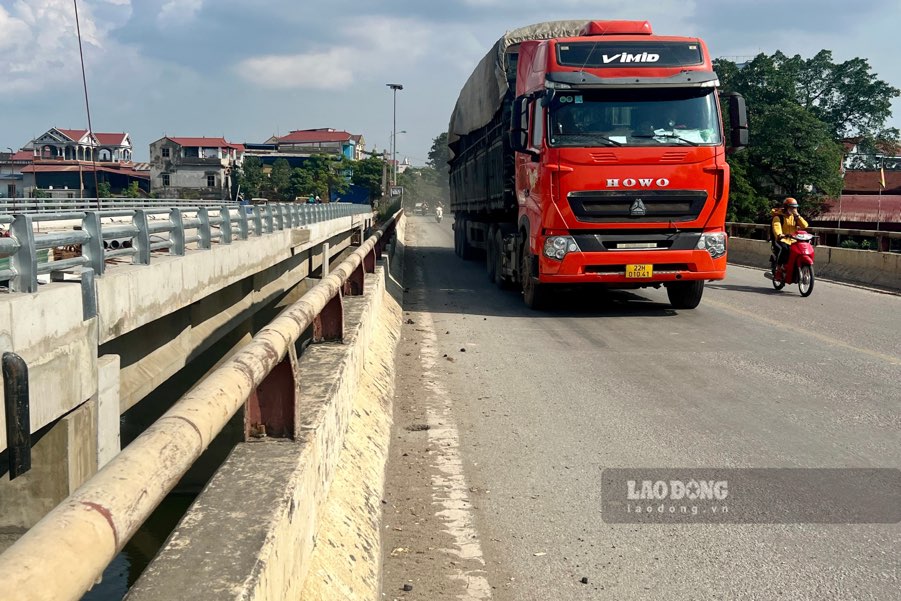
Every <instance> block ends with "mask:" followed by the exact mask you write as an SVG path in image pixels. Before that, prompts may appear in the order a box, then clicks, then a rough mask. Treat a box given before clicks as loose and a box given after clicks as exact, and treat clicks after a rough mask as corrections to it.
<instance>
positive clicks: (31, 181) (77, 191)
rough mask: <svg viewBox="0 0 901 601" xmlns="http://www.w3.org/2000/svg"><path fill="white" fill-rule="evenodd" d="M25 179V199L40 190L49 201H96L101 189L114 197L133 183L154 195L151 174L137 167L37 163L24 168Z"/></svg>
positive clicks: (70, 162) (36, 160)
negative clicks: (108, 190)
mask: <svg viewBox="0 0 901 601" xmlns="http://www.w3.org/2000/svg"><path fill="white" fill-rule="evenodd" d="M95 173H96V178H95ZM22 177H23V186H24V189H25V191H26V192H25V195H31V194H32V192H33V191H35V190H40V192H41V194H42V195H43V196H46V197H49V198H94V197H95V196H97V185H98V184H104V183H105V184H109V188H110V190H111V191H112V195H113V196H114V197H115V196H117V195H119V194H121V193H122V191H123V190H125V189H126V188H128V187H129V186H131V184H132V183H137V185H138V189H140V190H142V191H143V192H144V193H145V194H149V193H150V174H149V173H148V172H147V171H141V170H138V169H136V168H135V164H134V163H125V162H118V163H114V162H107V163H101V162H96V163H94V162H88V161H60V160H52V159H51V160H42V159H35V160H34V161H33V162H32V163H30V164H29V165H27V166H25V167H23V168H22Z"/></svg>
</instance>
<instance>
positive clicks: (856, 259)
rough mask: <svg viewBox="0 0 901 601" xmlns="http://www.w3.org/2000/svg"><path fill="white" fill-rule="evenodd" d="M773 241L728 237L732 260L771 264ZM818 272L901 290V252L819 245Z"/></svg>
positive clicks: (849, 280)
mask: <svg viewBox="0 0 901 601" xmlns="http://www.w3.org/2000/svg"><path fill="white" fill-rule="evenodd" d="M769 257H770V243H769V242H767V241H765V240H750V239H747V238H730V239H729V261H730V262H731V263H736V264H739V265H748V266H751V267H760V268H762V269H768V268H769ZM814 267H815V268H816V274H817V275H818V276H821V277H824V278H826V279H832V280H837V281H840V282H848V283H851V284H860V285H863V286H874V287H877V288H885V289H888V290H893V291H901V253H887V252H876V251H871V250H856V249H851V248H836V247H832V246H817V248H816V263H815V265H814Z"/></svg>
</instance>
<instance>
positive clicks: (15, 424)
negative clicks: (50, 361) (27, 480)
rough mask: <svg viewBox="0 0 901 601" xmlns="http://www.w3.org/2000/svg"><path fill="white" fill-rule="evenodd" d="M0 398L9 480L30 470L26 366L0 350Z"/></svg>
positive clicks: (21, 361) (16, 357) (22, 361)
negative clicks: (0, 371) (0, 367)
mask: <svg viewBox="0 0 901 601" xmlns="http://www.w3.org/2000/svg"><path fill="white" fill-rule="evenodd" d="M3 397H4V404H5V411H6V447H7V452H8V455H9V479H10V480H13V479H14V478H16V477H18V476H21V475H22V474H24V473H25V472H27V471H28V470H30V469H31V420H30V411H29V409H30V407H29V399H28V365H26V364H25V361H24V360H23V359H22V357H20V356H19V355H17V354H15V353H3Z"/></svg>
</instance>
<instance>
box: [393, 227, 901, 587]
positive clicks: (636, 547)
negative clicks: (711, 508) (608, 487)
mask: <svg viewBox="0 0 901 601" xmlns="http://www.w3.org/2000/svg"><path fill="white" fill-rule="evenodd" d="M451 222H452V218H451V219H447V220H445V221H444V222H443V223H441V224H437V223H435V222H434V219H433V218H429V217H412V218H410V220H409V225H408V228H407V244H408V249H407V255H406V256H407V258H406V280H405V285H406V287H407V291H406V294H405V306H404V308H405V314H404V319H405V321H406V323H405V325H404V332H403V339H402V341H401V345H400V347H399V350H398V360H399V362H398V382H397V397H396V401H395V427H394V434H393V441H392V451H391V458H390V461H389V466H388V485H387V491H386V494H385V500H384V503H385V505H384V512H385V513H384V516H385V526H384V527H385V540H384V544H383V547H384V565H385V572H384V579H383V591H384V598H386V599H392V598H394V599H424V600H425V599H428V600H439V601H440V600H444V599H498V600H517V601H519V600H532V599H535V600H550V599H554V600H556V599H574V600H576V599H592V600H597V599H610V600H628V599H667V600H680V599H686V600H687V599H692V600H695V599H729V600H733V599H777V598H778V599H898V598H899V596H901V593H899V591H901V582H899V580H901V567H899V566H901V526H899V524H897V523H895V524H890V525H884V524H833V525H823V524H811V523H802V524H699V523H691V524H684V525H673V524H655V525H649V524H608V523H605V522H604V521H603V519H602V516H601V512H600V507H601V487H600V482H601V470H603V469H606V468H617V467H619V468H694V467H701V468H711V467H715V468H748V467H758V468H789V467H791V468H862V467H864V468H874V467H880V468H898V467H901V297H899V296H893V295H888V294H882V293H877V292H873V291H868V290H864V289H860V288H853V287H848V286H842V285H838V284H833V283H827V282H822V281H818V282H817V284H816V287H815V290H814V292H813V295H812V296H811V297H809V298H806V299H804V298H801V297H800V295H799V294H798V292H797V288H796V287H792V288H790V289H786V290H785V291H783V292H780V293H776V292H774V291H773V290H772V287H771V284H770V282H769V281H768V280H766V279H764V278H763V277H762V274H761V271H760V270H753V269H748V268H742V267H735V266H730V267H729V275H728V278H727V279H726V280H725V281H723V282H719V283H714V284H708V287H707V290H706V292H705V295H704V299H703V300H702V303H701V305H700V307H698V308H697V309H695V310H693V311H675V310H672V309H671V308H670V307H669V305H668V303H667V301H666V294H665V292H664V291H663V290H639V291H635V292H618V293H608V294H588V295H585V294H581V295H569V296H568V297H567V298H565V299H563V301H562V302H560V303H558V304H557V306H555V307H554V308H552V309H551V310H549V311H547V312H533V311H531V310H529V309H527V308H526V307H525V306H524V305H523V303H522V301H521V298H520V297H519V295H518V294H517V293H516V292H511V291H502V290H499V289H497V288H495V287H494V286H493V285H491V284H489V283H488V280H487V276H486V274H485V268H484V265H483V264H482V263H481V262H478V261H475V262H463V261H461V260H460V259H458V258H457V257H456V256H454V253H453V232H452V230H451ZM860 494H861V495H866V494H867V491H865V490H861V491H860ZM583 581H584V582H583ZM405 584H407V585H409V586H411V587H412V590H410V591H404V590H403V587H404V585H405Z"/></svg>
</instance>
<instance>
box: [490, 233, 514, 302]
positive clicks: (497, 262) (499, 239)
mask: <svg viewBox="0 0 901 601" xmlns="http://www.w3.org/2000/svg"><path fill="white" fill-rule="evenodd" d="M491 246H492V248H494V283H495V284H497V286H498V287H499V288H501V289H506V288H510V286H511V283H512V282H511V281H510V278H509V277H507V276H506V275H504V235H503V233H502V232H501V230H500V228H497V229H495V230H494V237H493V238H492V240H491Z"/></svg>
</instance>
